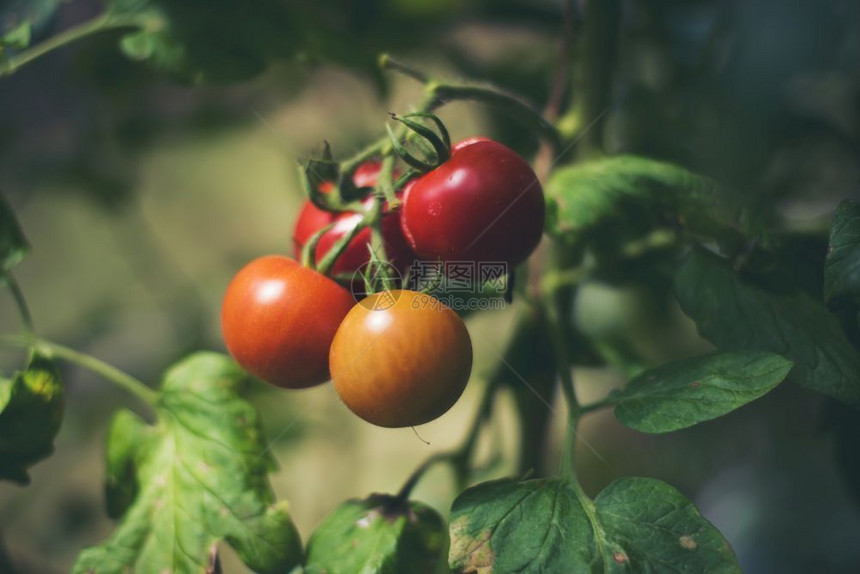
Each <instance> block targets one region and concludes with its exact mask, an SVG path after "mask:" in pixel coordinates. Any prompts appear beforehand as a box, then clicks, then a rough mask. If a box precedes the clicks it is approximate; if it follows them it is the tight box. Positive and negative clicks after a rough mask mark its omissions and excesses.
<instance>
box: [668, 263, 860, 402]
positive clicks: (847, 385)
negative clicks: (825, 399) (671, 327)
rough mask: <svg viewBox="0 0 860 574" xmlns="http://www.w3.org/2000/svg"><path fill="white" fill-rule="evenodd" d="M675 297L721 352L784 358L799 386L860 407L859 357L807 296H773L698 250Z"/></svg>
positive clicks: (680, 273) (832, 320) (677, 285)
mask: <svg viewBox="0 0 860 574" xmlns="http://www.w3.org/2000/svg"><path fill="white" fill-rule="evenodd" d="M675 294H676V297H677V299H678V302H679V303H680V305H681V308H682V309H683V310H684V312H685V313H686V314H687V315H688V316H689V317H690V318H692V319H693V320H694V321H695V322H696V326H697V327H698V329H699V333H701V335H702V336H703V337H705V338H706V339H708V340H709V341H711V342H712V343H714V344H715V345H717V346H718V347H719V348H721V349H727V350H731V349H740V350H750V349H752V350H758V351H768V352H772V353H777V354H779V355H783V356H784V357H786V358H788V359H791V360H792V361H793V362H794V364H795V369H794V378H795V379H796V380H797V381H798V382H799V383H800V384H801V385H803V386H805V387H808V388H810V389H812V390H815V391H818V392H820V393H824V394H826V395H829V396H831V397H834V398H836V399H839V400H841V401H843V402H845V403H848V404H850V405H853V406H855V407H860V355H858V354H857V352H856V351H855V350H854V348H853V347H852V346H851V344H850V343H849V342H848V340H847V339H846V338H845V335H844V334H843V333H842V329H841V328H840V326H839V322H838V321H837V319H836V317H834V316H833V315H831V314H830V313H828V312H827V309H825V308H824V306H823V305H821V304H820V303H819V302H818V301H816V300H815V299H813V298H812V297H810V296H809V295H808V294H807V293H806V292H803V291H797V292H794V293H789V294H776V293H771V292H769V291H766V290H764V289H762V288H761V287H759V286H758V285H756V284H754V283H752V282H751V281H748V280H745V279H742V278H741V277H739V276H738V274H737V273H736V272H735V271H734V269H732V266H731V265H730V263H729V262H728V261H726V260H724V259H722V258H720V257H718V256H716V255H714V254H712V253H710V252H708V251H705V250H704V249H696V250H695V251H693V252H692V253H690V255H689V256H688V257H687V258H686V259H685V260H684V261H683V263H682V264H681V266H680V268H679V269H678V272H677V274H676V277H675Z"/></svg>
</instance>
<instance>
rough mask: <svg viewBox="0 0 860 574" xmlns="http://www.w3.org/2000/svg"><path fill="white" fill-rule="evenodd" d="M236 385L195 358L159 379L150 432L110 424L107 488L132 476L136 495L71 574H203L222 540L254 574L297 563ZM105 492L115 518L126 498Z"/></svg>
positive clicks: (222, 369)
mask: <svg viewBox="0 0 860 574" xmlns="http://www.w3.org/2000/svg"><path fill="white" fill-rule="evenodd" d="M244 378H245V375H244V374H243V373H242V371H241V370H240V369H239V368H238V366H236V365H235V363H233V362H232V361H231V360H229V359H228V358H227V357H224V356H223V355H219V354H215V353H198V354H195V355H192V356H191V357H189V358H187V359H185V360H184V361H182V362H181V363H179V364H178V365H176V366H174V367H173V368H171V369H170V370H169V371H168V372H167V373H166V375H165V378H164V383H163V384H162V387H161V391H160V395H159V401H158V404H157V409H156V410H157V414H158V423H157V424H156V425H154V426H150V427H148V428H143V427H142V426H141V425H142V422H141V421H139V420H137V419H136V418H135V417H134V416H133V415H129V414H125V415H118V417H117V418H116V419H115V421H114V425H113V427H112V432H111V439H112V442H111V444H110V445H109V447H108V479H109V481H115V480H117V479H126V480H127V479H128V477H129V472H130V469H132V468H133V469H134V473H135V477H136V480H137V486H136V488H135V489H133V490H136V495H135V496H134V500H133V502H132V503H131V505H130V506H128V507H127V509H126V510H125V513H124V516H123V519H122V521H121V522H120V524H119V526H118V527H117V529H116V531H115V532H114V534H113V535H112V536H111V538H110V539H108V540H107V541H106V542H104V543H103V544H102V545H100V546H96V547H93V548H88V549H86V550H84V551H83V552H82V553H81V555H80V556H79V558H78V561H77V563H76V564H75V567H74V571H75V572H79V573H84V572H98V573H99V574H102V573H108V574H110V573H112V572H117V573H121V572H129V571H134V572H137V573H139V574H147V573H160V572H168V571H169V572H176V573H185V572H203V571H204V570H205V569H206V567H207V566H208V565H209V563H210V549H211V548H212V547H213V546H214V545H215V544H217V543H218V542H220V541H221V540H224V541H226V542H227V543H229V544H230V545H231V546H232V547H233V548H234V549H235V550H236V553H237V554H238V555H239V557H240V558H241V559H242V561H243V562H245V564H247V565H248V567H249V568H251V569H252V570H254V571H257V572H271V573H276V572H277V573H281V572H285V571H287V570H289V569H290V568H291V567H293V566H295V565H296V564H298V563H300V562H301V558H302V549H301V544H300V541H299V536H298V533H297V531H296V529H295V526H294V525H293V523H292V520H291V519H290V516H289V514H288V512H287V508H286V503H282V502H275V499H274V494H273V492H272V489H271V486H270V484H269V481H268V477H267V473H268V472H269V471H270V470H272V469H273V467H274V462H273V459H272V458H271V456H270V455H268V453H267V451H266V443H265V438H264V436H263V435H262V433H261V430H260V425H259V421H258V418H257V414H256V411H255V410H254V408H253V407H252V406H251V404H249V403H248V402H247V401H245V400H244V399H242V398H241V397H240V396H239V395H238V391H239V389H240V386H241V384H242V383H243V381H244ZM125 431H127V432H129V433H130V434H131V435H132V436H131V437H129V436H124V435H123V432H125ZM114 440H116V441H119V442H118V443H116V444H115V443H113V441H114ZM108 492H109V496H115V497H116V498H115V500H116V502H115V503H114V504H116V510H118V511H122V509H123V508H122V507H123V506H125V505H126V504H127V500H125V499H124V498H123V497H127V496H128V492H127V491H125V490H121V489H120V490H118V489H117V488H115V487H111V486H110V485H109V486H108ZM132 494H134V493H133V492H132Z"/></svg>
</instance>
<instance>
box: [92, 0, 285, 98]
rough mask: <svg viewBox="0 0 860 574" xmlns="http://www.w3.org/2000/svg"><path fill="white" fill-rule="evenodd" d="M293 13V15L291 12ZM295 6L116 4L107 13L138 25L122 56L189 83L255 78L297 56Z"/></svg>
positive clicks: (263, 0) (150, 0)
mask: <svg viewBox="0 0 860 574" xmlns="http://www.w3.org/2000/svg"><path fill="white" fill-rule="evenodd" d="M291 8H292V11H291ZM294 11H295V7H294V6H291V5H289V4H285V3H283V2H279V1H278V0H256V1H255V2H251V3H248V2H232V1H230V0H214V1H213V0H182V1H178V0H111V1H110V2H109V4H108V14H109V15H110V17H111V18H113V19H116V20H127V21H130V22H135V23H137V24H138V25H139V28H138V29H137V30H136V31H133V32H129V33H128V34H126V35H125V36H124V37H123V38H122V39H121V40H120V47H121V48H122V50H123V52H124V53H125V54H126V55H127V56H128V57H130V58H131V59H133V60H141V61H146V62H148V63H149V64H151V65H152V66H154V67H155V68H156V69H158V70H160V71H162V72H166V73H168V74H170V75H172V76H174V77H176V78H178V79H181V80H183V81H186V82H194V83H201V82H229V81H237V80H243V79H247V78H250V77H252V76H254V75H256V74H258V73H259V72H261V71H262V70H263V68H264V67H265V65H266V63H267V62H268V60H270V59H272V58H276V57H281V58H284V57H289V56H291V55H293V54H294V53H295V51H296V48H297V46H298V40H299V38H300V37H301V35H300V32H301V30H299V29H298V23H297V22H296V19H295V18H294V13H293V12H294Z"/></svg>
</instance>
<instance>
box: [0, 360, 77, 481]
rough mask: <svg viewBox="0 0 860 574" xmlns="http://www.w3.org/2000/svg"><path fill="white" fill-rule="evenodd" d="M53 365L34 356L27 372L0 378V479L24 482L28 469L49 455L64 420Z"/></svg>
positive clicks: (55, 371) (57, 378)
mask: <svg viewBox="0 0 860 574" xmlns="http://www.w3.org/2000/svg"><path fill="white" fill-rule="evenodd" d="M63 406H64V397H63V385H62V383H61V382H60V377H59V375H58V374H57V370H56V368H55V367H54V364H53V363H52V362H51V361H49V360H48V359H46V358H44V357H41V356H39V355H35V356H34V357H33V359H32V360H31V361H30V365H29V366H28V367H27V370H26V371H23V372H20V373H16V374H15V376H13V377H12V378H11V379H5V378H2V377H0V479H6V480H10V481H12V482H17V483H19V484H27V483H29V482H30V477H29V475H28V474H27V469H28V468H30V467H31V466H33V465H34V464H35V463H36V462H38V461H40V460H42V459H43V458H45V457H47V456H49V455H50V454H51V453H52V452H53V450H54V437H56V435H57V432H58V431H59V430H60V424H61V423H62V420H63Z"/></svg>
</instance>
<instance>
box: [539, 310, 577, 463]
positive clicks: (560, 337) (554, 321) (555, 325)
mask: <svg viewBox="0 0 860 574" xmlns="http://www.w3.org/2000/svg"><path fill="white" fill-rule="evenodd" d="M546 316H547V323H548V325H549V331H550V339H551V340H552V347H553V351H554V353H555V360H556V365H557V367H558V373H559V376H560V378H561V390H562V393H563V394H564V398H565V401H566V402H567V431H566V433H565V439H564V449H563V450H562V457H561V468H560V473H561V476H562V477H563V478H566V479H572V478H574V477H575V476H576V472H575V470H574V450H575V446H576V427H577V424H578V423H579V415H580V412H581V406H580V404H579V400H578V399H577V397H576V387H575V385H574V381H573V370H572V367H571V364H570V357H569V355H568V351H567V341H566V337H565V336H564V328H563V326H562V324H561V318H560V317H559V313H558V311H557V307H556V303H555V302H554V301H550V302H549V305H548V306H547V310H546Z"/></svg>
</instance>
